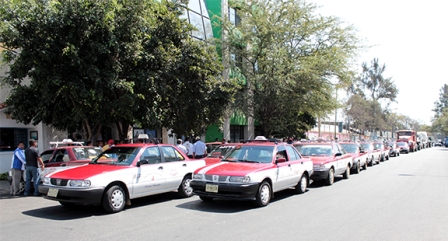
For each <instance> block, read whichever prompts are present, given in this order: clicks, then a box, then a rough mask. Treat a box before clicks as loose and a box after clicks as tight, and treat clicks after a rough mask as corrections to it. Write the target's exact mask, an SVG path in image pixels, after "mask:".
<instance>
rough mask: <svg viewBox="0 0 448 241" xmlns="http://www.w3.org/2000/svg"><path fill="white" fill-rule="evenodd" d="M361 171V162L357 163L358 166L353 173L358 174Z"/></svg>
mask: <svg viewBox="0 0 448 241" xmlns="http://www.w3.org/2000/svg"><path fill="white" fill-rule="evenodd" d="M360 171H361V163H359V162H358V163H356V168H355V171H354V172H353V173H355V174H358V173H359V172H360Z"/></svg>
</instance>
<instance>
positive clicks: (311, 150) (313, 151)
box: [300, 145, 333, 156]
mask: <svg viewBox="0 0 448 241" xmlns="http://www.w3.org/2000/svg"><path fill="white" fill-rule="evenodd" d="M300 154H302V155H303V156H333V152H332V149H331V146H324V145H320V146H312V145H306V146H302V148H301V149H300Z"/></svg>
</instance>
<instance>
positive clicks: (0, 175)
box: [0, 172, 9, 181]
mask: <svg viewBox="0 0 448 241" xmlns="http://www.w3.org/2000/svg"><path fill="white" fill-rule="evenodd" d="M8 176H9V174H8V172H5V173H0V181H7V180H8Z"/></svg>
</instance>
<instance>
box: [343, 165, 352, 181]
mask: <svg viewBox="0 0 448 241" xmlns="http://www.w3.org/2000/svg"><path fill="white" fill-rule="evenodd" d="M349 177H350V166H347V168H346V169H345V172H344V174H342V178H344V179H348V178H349Z"/></svg>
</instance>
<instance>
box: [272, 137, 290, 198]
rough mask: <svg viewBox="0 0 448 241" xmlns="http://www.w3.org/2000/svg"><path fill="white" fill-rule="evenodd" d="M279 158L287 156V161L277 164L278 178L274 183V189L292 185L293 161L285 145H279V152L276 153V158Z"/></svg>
mask: <svg viewBox="0 0 448 241" xmlns="http://www.w3.org/2000/svg"><path fill="white" fill-rule="evenodd" d="M279 158H285V159H286V162H282V163H278V164H277V180H275V183H273V187H272V189H273V190H274V191H277V190H281V189H285V188H288V187H289V186H291V182H292V180H291V179H292V178H291V175H292V173H293V170H292V166H291V163H290V162H289V161H288V155H287V153H286V149H285V147H284V146H279V147H278V148H277V152H276V153H275V160H277V159H279Z"/></svg>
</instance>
